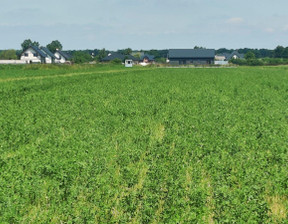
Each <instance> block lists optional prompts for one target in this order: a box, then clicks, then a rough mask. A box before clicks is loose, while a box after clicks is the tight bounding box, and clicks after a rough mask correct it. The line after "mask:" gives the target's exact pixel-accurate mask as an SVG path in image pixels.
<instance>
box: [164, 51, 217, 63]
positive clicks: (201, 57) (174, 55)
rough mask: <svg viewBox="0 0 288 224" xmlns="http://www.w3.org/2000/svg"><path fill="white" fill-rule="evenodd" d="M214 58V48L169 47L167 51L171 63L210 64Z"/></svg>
mask: <svg viewBox="0 0 288 224" xmlns="http://www.w3.org/2000/svg"><path fill="white" fill-rule="evenodd" d="M214 58H215V50H214V49H170V50H169V53H168V61H169V62H170V64H172V65H189V64H192V65H193V64H194V65H210V64H214Z"/></svg>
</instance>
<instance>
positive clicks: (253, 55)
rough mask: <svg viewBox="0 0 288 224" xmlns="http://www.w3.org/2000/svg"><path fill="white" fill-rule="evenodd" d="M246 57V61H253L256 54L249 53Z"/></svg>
mask: <svg viewBox="0 0 288 224" xmlns="http://www.w3.org/2000/svg"><path fill="white" fill-rule="evenodd" d="M244 57H245V59H246V60H253V59H255V58H256V57H255V54H254V53H253V52H252V51H248V52H247V53H246V54H245V56H244Z"/></svg>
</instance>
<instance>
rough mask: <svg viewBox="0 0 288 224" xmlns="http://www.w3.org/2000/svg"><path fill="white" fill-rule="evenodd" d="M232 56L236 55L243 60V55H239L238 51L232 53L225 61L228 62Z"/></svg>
mask: <svg viewBox="0 0 288 224" xmlns="http://www.w3.org/2000/svg"><path fill="white" fill-rule="evenodd" d="M234 55H236V56H237V57H238V58H240V59H243V58H244V54H240V53H239V52H238V51H233V52H232V53H231V54H230V55H229V56H228V57H227V58H226V59H227V60H228V61H229V60H230V59H232V57H233V56H234Z"/></svg>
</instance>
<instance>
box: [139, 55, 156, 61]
mask: <svg viewBox="0 0 288 224" xmlns="http://www.w3.org/2000/svg"><path fill="white" fill-rule="evenodd" d="M140 61H143V62H154V61H155V57H154V55H149V54H144V55H142V56H141V57H140Z"/></svg>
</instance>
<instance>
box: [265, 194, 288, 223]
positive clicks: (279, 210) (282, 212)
mask: <svg viewBox="0 0 288 224" xmlns="http://www.w3.org/2000/svg"><path fill="white" fill-rule="evenodd" d="M267 202H268V205H269V208H270V212H269V216H271V218H272V220H273V222H274V223H279V222H281V221H284V220H285V219H287V207H286V205H287V202H288V201H287V198H286V197H284V196H279V195H276V196H270V197H267Z"/></svg>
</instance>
